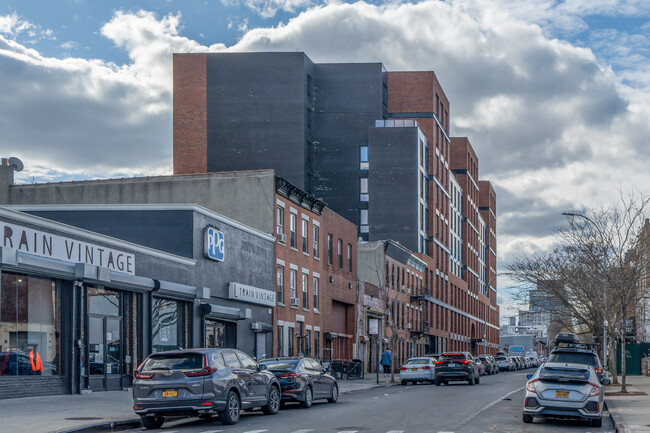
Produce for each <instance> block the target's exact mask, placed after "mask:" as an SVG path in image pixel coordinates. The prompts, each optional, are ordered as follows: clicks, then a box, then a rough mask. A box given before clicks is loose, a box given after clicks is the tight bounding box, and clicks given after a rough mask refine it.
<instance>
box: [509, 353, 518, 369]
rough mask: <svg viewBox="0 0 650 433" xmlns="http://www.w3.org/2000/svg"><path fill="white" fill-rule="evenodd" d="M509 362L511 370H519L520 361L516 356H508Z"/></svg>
mask: <svg viewBox="0 0 650 433" xmlns="http://www.w3.org/2000/svg"><path fill="white" fill-rule="evenodd" d="M508 358H509V359H510V362H512V365H513V368H512V369H513V370H521V362H520V361H519V359H518V358H517V357H516V356H509V357H508Z"/></svg>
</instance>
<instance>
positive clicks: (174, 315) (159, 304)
mask: <svg viewBox="0 0 650 433" xmlns="http://www.w3.org/2000/svg"><path fill="white" fill-rule="evenodd" d="M182 313H183V311H182V308H180V306H179V302H178V301H172V300H169V299H160V298H153V301H152V305H151V318H152V319H151V322H152V324H151V340H152V341H151V348H152V351H153V352H154V353H156V352H164V351H166V350H177V349H178V348H179V347H185V345H184V342H183V341H182V340H183V333H182V329H181V327H179V323H180V324H181V325H180V326H183V325H182V324H183V322H184V320H183V319H182V317H181V316H182Z"/></svg>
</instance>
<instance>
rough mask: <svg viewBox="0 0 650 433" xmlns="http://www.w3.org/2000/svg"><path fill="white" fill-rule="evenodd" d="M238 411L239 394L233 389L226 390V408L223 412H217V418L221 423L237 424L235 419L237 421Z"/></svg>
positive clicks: (239, 408) (239, 410)
mask: <svg viewBox="0 0 650 433" xmlns="http://www.w3.org/2000/svg"><path fill="white" fill-rule="evenodd" d="M240 413H241V402H240V401H239V396H238V395H237V393H236V392H235V391H228V395H227V397H226V408H225V409H224V410H223V412H219V419H220V420H221V424H225V425H233V424H237V421H239V415H240Z"/></svg>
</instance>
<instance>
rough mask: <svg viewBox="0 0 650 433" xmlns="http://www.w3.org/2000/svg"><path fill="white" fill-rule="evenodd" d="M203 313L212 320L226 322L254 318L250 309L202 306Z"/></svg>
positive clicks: (211, 305) (214, 305) (213, 305)
mask: <svg viewBox="0 0 650 433" xmlns="http://www.w3.org/2000/svg"><path fill="white" fill-rule="evenodd" d="M201 313H203V315H204V316H208V317H210V318H215V319H226V320H244V319H250V318H251V317H252V316H253V314H252V312H251V310H250V309H249V308H235V307H226V306H224V305H216V304H201Z"/></svg>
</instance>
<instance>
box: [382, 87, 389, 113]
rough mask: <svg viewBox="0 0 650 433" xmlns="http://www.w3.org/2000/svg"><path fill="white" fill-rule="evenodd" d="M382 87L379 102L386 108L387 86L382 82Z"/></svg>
mask: <svg viewBox="0 0 650 433" xmlns="http://www.w3.org/2000/svg"><path fill="white" fill-rule="evenodd" d="M382 89H383V90H384V91H383V92H382V94H381V102H382V103H383V104H384V108H386V109H388V86H387V85H386V83H384V85H383V87H382Z"/></svg>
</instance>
